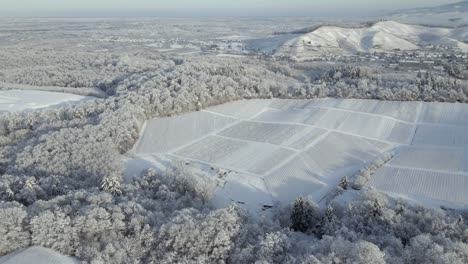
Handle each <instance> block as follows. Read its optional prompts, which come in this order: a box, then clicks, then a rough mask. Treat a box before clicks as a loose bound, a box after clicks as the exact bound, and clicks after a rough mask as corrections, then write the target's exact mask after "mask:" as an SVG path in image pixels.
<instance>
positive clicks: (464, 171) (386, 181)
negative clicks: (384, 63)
mask: <svg viewBox="0 0 468 264" xmlns="http://www.w3.org/2000/svg"><path fill="white" fill-rule="evenodd" d="M467 129H468V105H463V104H449V103H422V102H389V101H376V100H356V99H344V100H339V99H318V100H280V99H273V100H250V101H249V100H244V101H237V102H233V103H228V104H224V105H220V106H216V107H212V108H208V109H205V110H202V111H199V112H193V113H188V114H184V115H180V116H176V117H170V118H160V119H153V120H150V121H148V123H147V125H146V129H145V131H144V133H143V136H142V138H141V140H140V141H139V143H138V144H137V146H136V148H135V149H134V153H133V154H134V155H135V156H136V157H137V159H138V158H140V159H143V160H146V163H143V164H142V166H150V165H149V164H156V163H157V164H158V165H159V167H160V169H161V168H164V166H170V161H169V162H168V159H169V160H171V159H172V160H174V159H177V160H182V161H185V162H186V164H188V165H186V166H188V167H190V166H195V164H198V165H196V166H198V167H199V168H200V166H201V165H200V164H203V165H204V166H206V168H208V169H207V170H210V169H209V168H212V169H213V168H217V171H218V170H219V169H221V170H222V171H225V172H226V175H225V176H223V177H221V178H222V182H223V184H220V185H219V188H218V189H219V190H218V193H217V195H216V197H217V199H218V203H219V201H220V200H221V201H223V202H225V203H228V202H232V201H235V202H238V203H240V204H245V205H246V207H248V208H264V207H269V206H272V205H274V203H275V202H279V203H283V204H286V203H290V202H292V201H293V200H294V199H295V198H296V197H297V196H299V195H303V196H307V195H310V196H311V197H312V198H313V199H314V200H315V201H316V202H321V201H322V200H323V199H324V198H325V197H326V196H327V194H329V193H330V192H331V191H333V190H334V189H335V188H336V186H337V184H338V183H339V181H340V179H341V178H342V177H343V176H347V177H349V178H350V179H353V176H354V175H355V174H356V173H357V172H358V171H359V170H360V169H361V168H363V167H364V166H365V165H368V164H369V163H371V162H373V161H374V160H375V159H376V158H377V157H379V156H380V155H382V154H383V153H385V152H388V151H395V152H396V153H397V154H396V156H395V157H394V158H393V159H392V160H390V161H389V162H388V163H387V164H386V165H384V166H383V167H382V168H380V169H379V170H378V171H377V173H376V174H375V175H374V176H373V177H372V178H371V180H370V181H369V183H368V184H367V187H368V188H376V189H378V190H381V191H384V192H387V193H388V194H390V195H394V196H398V197H405V198H408V199H411V200H414V201H416V202H419V203H423V204H427V205H430V206H440V205H445V206H449V207H450V206H452V207H466V206H467V205H468V195H467V193H466V192H465V190H466V188H467V187H468V165H467V164H468V133H466V132H467V131H468V130H467ZM148 155H151V158H150V159H148ZM137 159H136V160H137ZM162 161H165V162H162ZM133 166H134V165H133ZM132 173H133V174H136V172H135V170H133V171H132ZM215 176H216V173H211V174H210V176H209V177H215Z"/></svg>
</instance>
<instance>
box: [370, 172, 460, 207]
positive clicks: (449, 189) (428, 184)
mask: <svg viewBox="0 0 468 264" xmlns="http://www.w3.org/2000/svg"><path fill="white" fill-rule="evenodd" d="M467 183H468V174H456V173H450V172H439V171H431V170H420V169H411V168H398V167H392V166H384V167H382V168H381V169H379V170H378V171H377V173H376V174H375V175H374V176H373V177H372V179H371V181H370V184H371V185H372V186H373V187H374V188H376V189H378V190H380V191H384V192H386V193H388V194H390V195H392V196H395V197H403V198H406V199H410V200H412V201H414V202H416V203H419V204H423V205H426V206H432V207H437V206H442V205H444V206H449V207H451V208H466V206H467V205H468V192H466V187H467Z"/></svg>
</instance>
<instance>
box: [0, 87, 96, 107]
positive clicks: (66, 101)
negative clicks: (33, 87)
mask: <svg viewBox="0 0 468 264" xmlns="http://www.w3.org/2000/svg"><path fill="white" fill-rule="evenodd" d="M91 99H92V97H87V96H80V95H74V94H68V93H56V92H46V91H29V90H5V91H0V112H18V111H23V110H30V109H39V108H46V107H53V108H57V107H65V106H71V105H75V104H78V103H81V102H84V101H87V100H91Z"/></svg>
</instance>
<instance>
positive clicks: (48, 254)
mask: <svg viewBox="0 0 468 264" xmlns="http://www.w3.org/2000/svg"><path fill="white" fill-rule="evenodd" d="M31 263H34V264H78V263H80V262H79V261H77V260H75V259H73V258H71V257H67V256H64V255H62V254H60V253H58V252H55V251H53V250H51V249H48V248H43V247H38V246H35V247H30V248H27V249H25V250H23V251H20V252H13V253H11V254H9V255H6V256H3V257H0V264H31Z"/></svg>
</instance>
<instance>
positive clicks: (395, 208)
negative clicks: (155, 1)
mask: <svg viewBox="0 0 468 264" xmlns="http://www.w3.org/2000/svg"><path fill="white" fill-rule="evenodd" d="M0 60H1V61H2V62H3V63H2V65H1V66H0V81H1V82H3V83H5V84H8V83H14V84H21V85H29V86H35V87H37V89H40V87H41V86H47V87H56V88H57V89H61V88H62V89H63V88H67V89H68V91H72V90H76V92H77V93H80V92H79V91H80V89H82V88H88V89H94V90H98V91H99V93H100V94H103V96H102V98H96V99H95V100H92V101H88V102H85V103H83V104H80V105H76V106H73V107H70V108H50V109H43V110H35V111H27V112H17V113H9V114H3V115H0V175H1V177H0V237H1V238H2V239H0V255H4V254H7V253H10V252H13V251H15V250H18V249H22V248H26V247H28V246H31V245H41V246H44V247H48V248H51V249H54V250H57V251H59V252H61V253H63V254H66V255H71V256H76V257H77V258H78V259H79V260H82V261H84V262H85V263H96V264H97V263H460V264H462V263H468V228H467V221H468V213H467V212H460V211H453V210H443V209H428V208H423V207H420V206H416V205H412V204H408V203H407V202H405V201H403V200H395V199H390V198H389V197H386V196H385V195H383V194H381V193H377V192H368V193H365V194H363V195H362V196H361V197H358V198H356V199H355V200H353V201H352V202H350V203H349V204H348V203H346V204H345V203H340V202H339V200H337V201H334V202H331V203H330V205H329V206H328V208H319V207H318V206H317V205H316V204H314V203H313V202H311V201H309V200H308V199H307V197H298V199H297V200H296V201H295V203H294V204H291V205H290V206H286V207H281V208H275V210H274V212H272V217H271V218H264V217H262V218H260V219H258V218H256V217H254V216H252V215H250V214H249V213H248V212H247V211H245V210H243V209H242V208H241V207H239V206H237V205H235V204H233V205H231V206H228V207H226V208H221V209H215V208H214V207H213V206H212V205H211V204H210V199H209V198H210V196H211V195H212V192H211V189H210V188H208V187H209V184H207V183H203V182H197V181H195V180H194V178H193V177H191V175H190V174H189V173H188V172H187V171H185V170H184V169H183V168H182V167H175V168H174V169H173V171H170V172H167V173H157V172H156V171H154V170H148V171H145V172H144V173H143V174H142V175H141V177H138V178H136V179H135V180H134V181H133V182H124V181H123V179H122V174H123V167H122V166H123V165H122V162H121V160H120V157H121V155H122V154H124V153H126V152H127V151H129V150H130V149H131V148H132V147H133V145H134V144H135V142H136V141H137V139H138V137H139V134H140V130H141V127H142V124H143V122H144V121H145V120H147V119H150V118H154V117H163V116H172V115H176V114H179V113H184V112H188V111H196V110H200V109H203V108H206V107H208V106H212V105H217V104H222V103H225V102H229V101H233V100H239V99H252V98H307V99H312V98H323V97H334V98H360V99H380V100H399V101H437V102H460V103H467V102H468V82H467V81H466V80H463V79H462V78H457V75H456V74H451V75H449V74H446V75H440V74H435V73H431V72H426V73H408V72H405V73H403V72H394V73H388V72H385V71H384V70H383V69H381V68H378V67H371V66H357V65H352V64H345V63H343V64H335V65H323V64H321V63H319V62H310V63H302V64H294V63H292V62H289V63H286V62H278V61H268V60H260V59H257V58H254V57H246V58H220V57H210V56H192V57H183V58H182V57H177V56H169V55H157V54H154V53H149V52H148V53H147V52H144V51H139V52H135V53H130V54H125V55H121V54H117V53H115V54H113V53H87V52H66V53H65V52H63V51H55V52H51V51H50V50H46V49H35V50H32V51H29V52H25V53H24V52H23V51H22V50H15V49H9V50H8V49H3V50H2V51H1V53H0ZM24 65H26V66H24ZM39 66H40V67H39ZM6 86H7V85H6ZM384 159H386V157H385V158H384ZM379 163H381V162H379V161H378V162H376V164H375V165H372V166H370V167H369V168H368V170H369V171H372V170H373V169H375V166H379ZM373 166H374V167H373ZM369 173H371V172H367V171H363V172H362V174H363V175H362V176H361V178H360V181H361V182H362V181H365V180H366V177H368V174H369ZM354 184H355V185H356V186H359V185H361V184H362V183H359V182H357V183H354Z"/></svg>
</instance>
